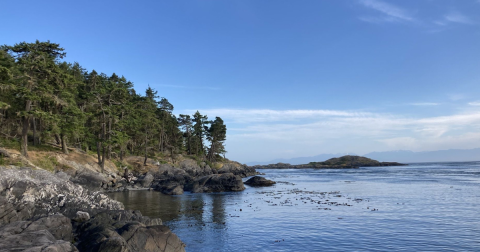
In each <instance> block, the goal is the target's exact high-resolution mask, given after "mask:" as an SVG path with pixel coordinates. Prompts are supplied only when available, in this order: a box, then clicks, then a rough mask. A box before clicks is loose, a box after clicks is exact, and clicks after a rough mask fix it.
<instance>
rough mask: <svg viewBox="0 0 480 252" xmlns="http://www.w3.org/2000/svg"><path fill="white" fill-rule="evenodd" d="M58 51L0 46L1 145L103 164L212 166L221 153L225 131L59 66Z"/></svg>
mask: <svg viewBox="0 0 480 252" xmlns="http://www.w3.org/2000/svg"><path fill="white" fill-rule="evenodd" d="M65 56H66V52H65V50H64V48H62V47H60V45H59V44H56V43H51V42H50V41H46V42H40V41H38V40H37V41H36V42H34V43H27V42H21V43H17V44H15V45H13V46H12V45H3V46H0V140H3V142H14V143H16V144H18V146H19V149H20V152H21V154H22V155H23V156H25V157H26V158H28V157H29V151H28V149H29V146H38V145H56V146H58V147H59V148H60V147H61V150H62V151H63V152H64V153H66V154H68V152H69V149H71V148H77V149H81V150H82V151H85V152H87V153H88V152H90V153H95V155H96V156H97V158H98V164H99V165H100V167H101V168H102V170H103V169H104V166H105V160H109V159H112V158H115V159H119V160H121V161H122V160H123V158H124V157H126V156H128V155H137V156H143V157H144V164H146V162H147V159H148V158H152V157H155V156H156V155H158V154H159V153H160V154H161V155H169V156H170V157H171V158H172V160H173V162H175V160H174V156H175V155H176V154H188V155H193V156H196V157H198V158H199V159H201V160H205V161H207V162H215V161H216V160H218V159H221V158H222V155H224V154H225V153H226V150H225V140H226V131H227V128H226V125H225V124H224V122H223V120H222V119H221V118H220V117H215V119H214V120H209V119H208V117H207V115H202V114H201V113H200V112H199V111H197V112H196V113H195V114H193V115H185V114H180V115H178V117H177V116H175V115H174V114H173V108H174V107H173V105H172V104H171V103H170V102H169V101H168V100H167V99H166V98H164V97H161V96H159V95H158V91H156V90H154V89H153V88H151V87H148V88H147V89H146V90H145V92H144V94H142V93H139V92H137V91H136V90H135V89H134V88H133V82H131V81H129V80H127V79H126V78H125V77H123V76H121V75H117V74H115V73H113V74H112V75H111V76H108V75H106V74H104V73H98V72H97V71H95V70H91V71H87V70H86V69H85V68H83V67H82V66H81V65H80V64H79V63H77V62H74V63H69V62H66V61H64V60H63V59H64V58H65Z"/></svg>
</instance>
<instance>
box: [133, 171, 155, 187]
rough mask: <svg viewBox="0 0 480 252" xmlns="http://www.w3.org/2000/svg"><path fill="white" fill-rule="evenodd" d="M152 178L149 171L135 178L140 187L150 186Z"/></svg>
mask: <svg viewBox="0 0 480 252" xmlns="http://www.w3.org/2000/svg"><path fill="white" fill-rule="evenodd" d="M153 179H154V177H153V175H152V174H151V173H147V174H145V175H144V176H143V177H141V178H139V179H138V180H137V183H138V184H139V185H141V186H142V187H150V186H151V185H152V182H153Z"/></svg>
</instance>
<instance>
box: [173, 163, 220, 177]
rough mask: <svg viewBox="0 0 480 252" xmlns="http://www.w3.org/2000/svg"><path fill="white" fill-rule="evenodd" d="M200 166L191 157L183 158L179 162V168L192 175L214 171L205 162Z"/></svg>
mask: <svg viewBox="0 0 480 252" xmlns="http://www.w3.org/2000/svg"><path fill="white" fill-rule="evenodd" d="M201 164H202V166H200V165H198V164H197V161H195V160H192V159H185V160H183V161H182V162H180V164H179V165H180V169H182V170H184V171H185V172H187V173H188V174H189V175H190V176H192V177H200V176H206V175H210V174H213V173H214V171H213V170H212V168H210V166H208V165H207V164H206V163H205V162H202V163H201Z"/></svg>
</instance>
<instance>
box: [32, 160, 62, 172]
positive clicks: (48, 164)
mask: <svg viewBox="0 0 480 252" xmlns="http://www.w3.org/2000/svg"><path fill="white" fill-rule="evenodd" d="M33 164H34V165H36V166H38V167H40V168H43V169H45V170H47V171H51V172H53V171H55V169H56V168H57V166H58V161H57V159H56V158H55V157H52V156H45V157H43V158H39V159H38V160H36V161H34V162H33Z"/></svg>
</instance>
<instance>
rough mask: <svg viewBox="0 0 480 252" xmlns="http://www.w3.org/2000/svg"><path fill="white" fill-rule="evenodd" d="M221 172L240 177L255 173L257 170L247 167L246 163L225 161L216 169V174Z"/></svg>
mask: <svg viewBox="0 0 480 252" xmlns="http://www.w3.org/2000/svg"><path fill="white" fill-rule="evenodd" d="M223 173H233V174H235V175H238V176H240V177H242V178H246V177H250V176H254V175H257V171H256V170H255V169H254V168H252V167H248V166H246V165H241V164H238V163H226V164H224V165H223V166H222V168H221V169H220V170H218V174H223Z"/></svg>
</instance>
